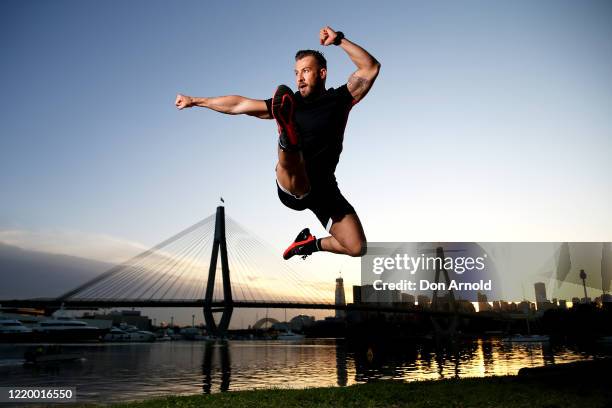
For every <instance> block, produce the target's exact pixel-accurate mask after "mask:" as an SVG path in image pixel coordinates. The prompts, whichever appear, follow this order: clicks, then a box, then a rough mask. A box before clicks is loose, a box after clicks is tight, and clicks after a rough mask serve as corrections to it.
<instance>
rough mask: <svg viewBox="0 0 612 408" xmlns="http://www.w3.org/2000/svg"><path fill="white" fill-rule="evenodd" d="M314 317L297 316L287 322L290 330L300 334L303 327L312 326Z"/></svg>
mask: <svg viewBox="0 0 612 408" xmlns="http://www.w3.org/2000/svg"><path fill="white" fill-rule="evenodd" d="M314 322H315V317H314V316H306V315H298V316H295V317H294V318H293V319H291V320H290V321H289V326H290V327H291V330H293V331H297V332H301V331H302V330H304V328H305V327H310V326H312V325H313V324H314Z"/></svg>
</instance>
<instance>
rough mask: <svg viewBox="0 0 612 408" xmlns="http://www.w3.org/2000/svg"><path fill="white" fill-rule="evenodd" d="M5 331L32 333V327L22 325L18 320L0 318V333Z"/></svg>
mask: <svg viewBox="0 0 612 408" xmlns="http://www.w3.org/2000/svg"><path fill="white" fill-rule="evenodd" d="M5 333H32V329H30V328H29V327H27V326H24V325H23V323H21V322H20V321H19V320H14V319H0V334H5Z"/></svg>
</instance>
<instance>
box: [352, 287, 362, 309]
mask: <svg viewBox="0 0 612 408" xmlns="http://www.w3.org/2000/svg"><path fill="white" fill-rule="evenodd" d="M360 303H361V286H357V285H353V304H355V305H358V304H360Z"/></svg>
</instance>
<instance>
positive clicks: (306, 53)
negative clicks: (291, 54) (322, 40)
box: [295, 50, 327, 69]
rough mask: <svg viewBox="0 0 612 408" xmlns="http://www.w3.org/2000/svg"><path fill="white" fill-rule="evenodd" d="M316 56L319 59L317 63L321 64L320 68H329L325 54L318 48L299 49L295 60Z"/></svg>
mask: <svg viewBox="0 0 612 408" xmlns="http://www.w3.org/2000/svg"><path fill="white" fill-rule="evenodd" d="M309 56H310V57H314V58H315V59H316V60H317V64H319V68H325V69H327V60H326V59H325V57H324V56H323V53H322V52H321V51H317V50H299V51H298V52H296V53H295V60H296V61H299V60H301V59H302V58H304V57H309Z"/></svg>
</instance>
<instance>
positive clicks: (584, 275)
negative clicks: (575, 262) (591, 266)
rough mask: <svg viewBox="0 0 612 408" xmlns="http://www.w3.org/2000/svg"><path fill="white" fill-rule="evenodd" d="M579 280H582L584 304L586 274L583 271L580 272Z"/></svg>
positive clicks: (585, 300)
mask: <svg viewBox="0 0 612 408" xmlns="http://www.w3.org/2000/svg"><path fill="white" fill-rule="evenodd" d="M580 279H582V288H583V289H584V303H586V302H587V291H586V273H585V272H584V269H581V270H580Z"/></svg>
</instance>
